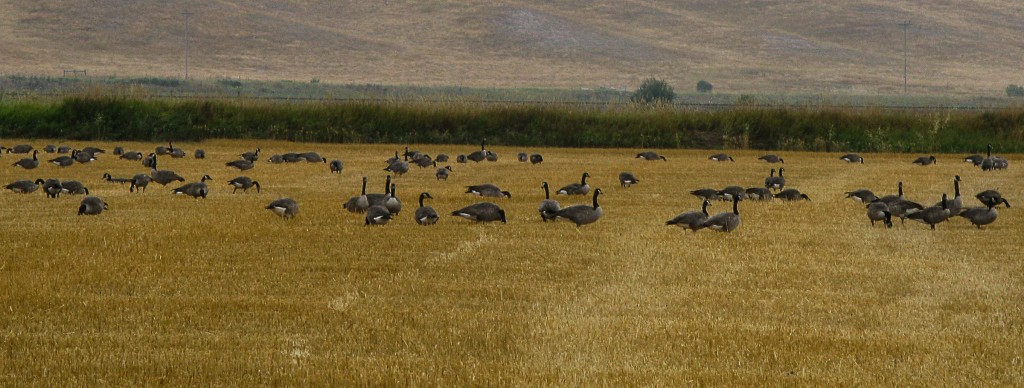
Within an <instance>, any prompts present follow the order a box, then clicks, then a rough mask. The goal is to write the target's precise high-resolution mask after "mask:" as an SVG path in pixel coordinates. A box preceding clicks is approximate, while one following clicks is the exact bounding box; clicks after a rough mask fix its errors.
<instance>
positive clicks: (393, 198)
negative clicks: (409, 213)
mask: <svg viewBox="0 0 1024 388" xmlns="http://www.w3.org/2000/svg"><path fill="white" fill-rule="evenodd" d="M384 207H386V208H387V209H388V211H389V212H391V214H394V215H396V216H397V215H398V213H399V212H401V211H402V201H401V200H400V199H398V195H397V194H395V184H394V183H392V184H391V194H390V195H388V197H387V198H385V199H384Z"/></svg>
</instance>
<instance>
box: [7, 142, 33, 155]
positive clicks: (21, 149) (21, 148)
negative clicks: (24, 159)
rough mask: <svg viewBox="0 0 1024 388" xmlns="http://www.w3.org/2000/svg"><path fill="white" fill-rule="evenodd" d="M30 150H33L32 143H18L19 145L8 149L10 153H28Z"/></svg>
mask: <svg viewBox="0 0 1024 388" xmlns="http://www.w3.org/2000/svg"><path fill="white" fill-rule="evenodd" d="M29 152H32V145H30V144H18V145H16V146H14V147H11V148H8V149H7V153H9V154H10V153H15V154H27V153H29Z"/></svg>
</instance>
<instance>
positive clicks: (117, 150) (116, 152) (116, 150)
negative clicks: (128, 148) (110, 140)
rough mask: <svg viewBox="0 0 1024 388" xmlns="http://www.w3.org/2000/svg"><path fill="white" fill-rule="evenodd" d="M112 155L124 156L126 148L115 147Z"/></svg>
mask: <svg viewBox="0 0 1024 388" xmlns="http://www.w3.org/2000/svg"><path fill="white" fill-rule="evenodd" d="M112 153H113V154H114V155H124V147H121V146H116V147H114V152H112Z"/></svg>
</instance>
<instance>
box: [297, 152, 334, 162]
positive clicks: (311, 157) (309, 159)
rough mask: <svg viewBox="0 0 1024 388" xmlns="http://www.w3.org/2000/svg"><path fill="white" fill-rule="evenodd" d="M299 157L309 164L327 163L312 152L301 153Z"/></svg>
mask: <svg viewBox="0 0 1024 388" xmlns="http://www.w3.org/2000/svg"><path fill="white" fill-rule="evenodd" d="M299 156H300V157H302V158H303V159H306V161H307V162H309V163H327V159H326V158H324V157H323V156H320V154H318V153H316V152H313V151H309V152H303V153H301V154H299Z"/></svg>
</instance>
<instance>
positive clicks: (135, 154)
mask: <svg viewBox="0 0 1024 388" xmlns="http://www.w3.org/2000/svg"><path fill="white" fill-rule="evenodd" d="M120 158H121V159H124V160H131V161H136V160H142V153H141V152H139V151H131V152H125V153H123V154H121V157H120ZM145 167H149V166H145Z"/></svg>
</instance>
